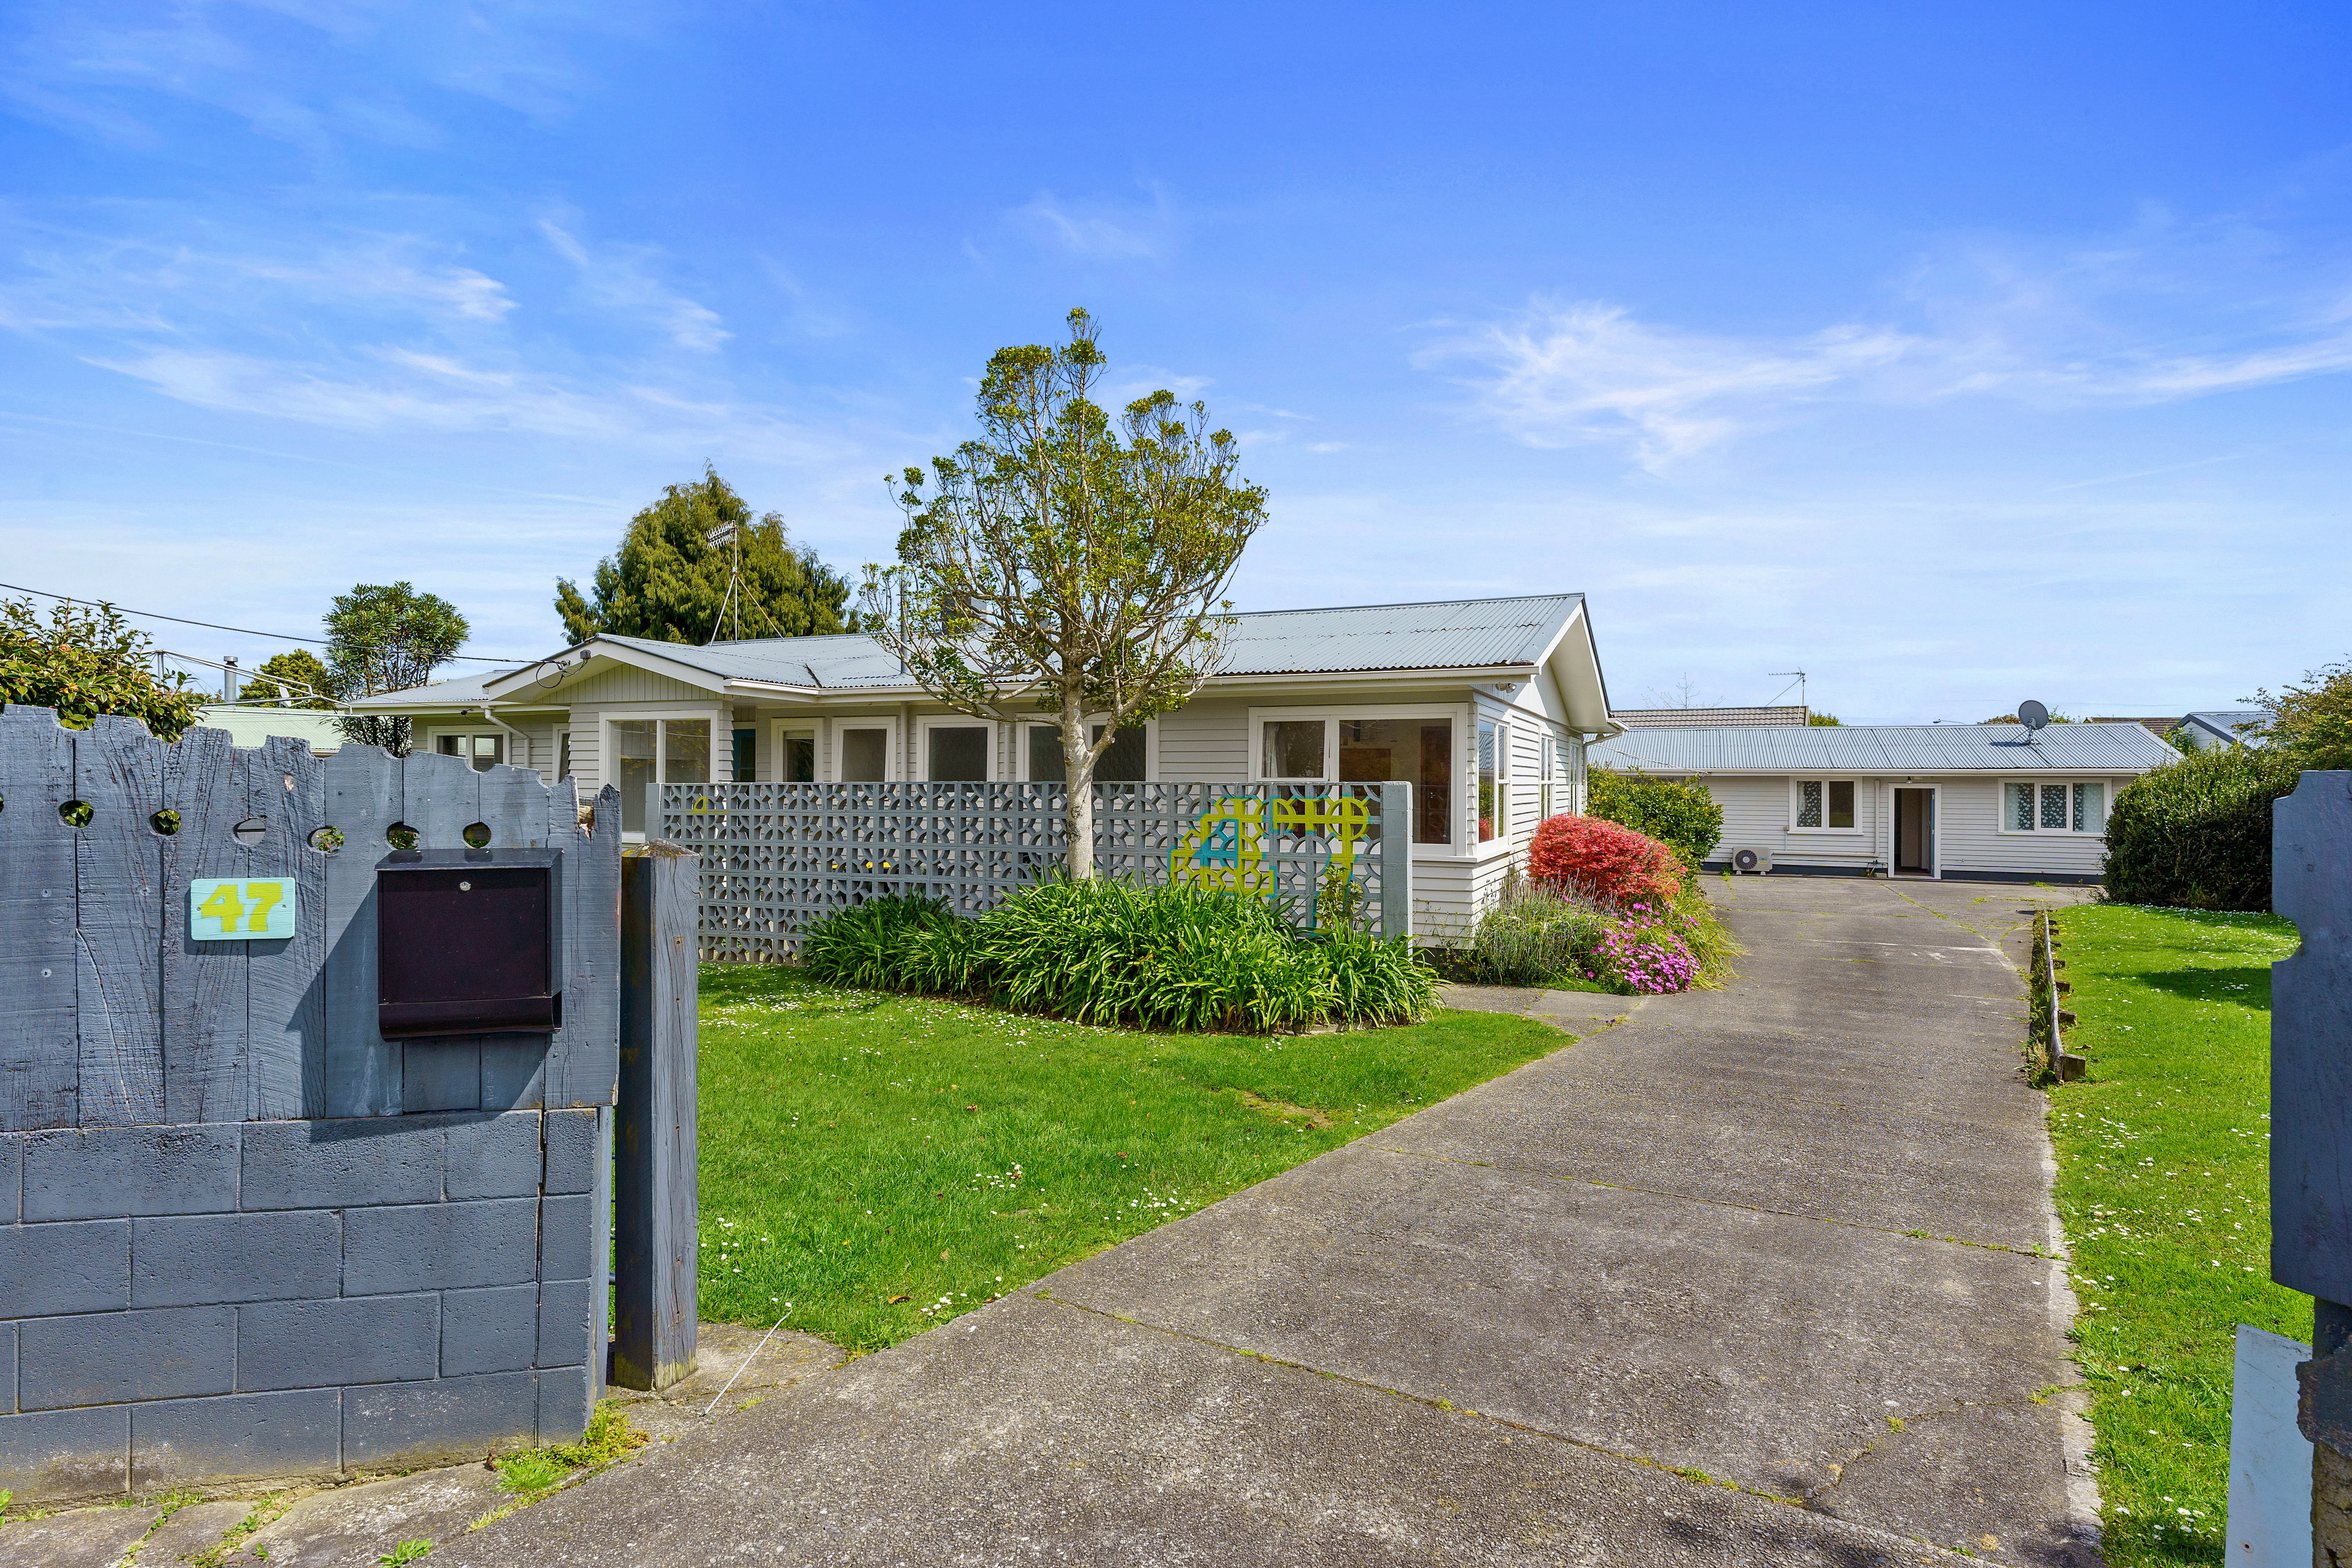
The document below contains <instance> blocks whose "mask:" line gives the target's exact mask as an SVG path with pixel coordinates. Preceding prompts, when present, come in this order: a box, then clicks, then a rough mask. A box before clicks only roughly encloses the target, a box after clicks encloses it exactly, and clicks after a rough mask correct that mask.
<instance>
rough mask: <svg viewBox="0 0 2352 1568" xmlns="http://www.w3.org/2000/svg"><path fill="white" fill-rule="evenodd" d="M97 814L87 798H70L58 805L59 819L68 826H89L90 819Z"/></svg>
mask: <svg viewBox="0 0 2352 1568" xmlns="http://www.w3.org/2000/svg"><path fill="white" fill-rule="evenodd" d="M97 815H98V814H97V813H96V812H94V811H92V810H90V808H89V802H88V801H86V800H69V801H68V802H66V803H65V805H61V806H59V807H58V821H59V822H62V823H64V824H65V825H66V826H68V827H88V826H89V819H90V818H91V817H93V816H97Z"/></svg>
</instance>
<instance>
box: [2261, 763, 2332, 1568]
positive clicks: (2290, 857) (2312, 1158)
mask: <svg viewBox="0 0 2352 1568" xmlns="http://www.w3.org/2000/svg"><path fill="white" fill-rule="evenodd" d="M2271 907H2272V908H2273V910H2276V911H2277V912H2278V913H2280V914H2282V915H2284V916H2285V917H2286V918H2287V919H2289V920H2291V921H2294V923H2295V926H2296V928H2297V930H2298V931H2301V933H2302V938H2303V941H2302V945H2301V946H2300V947H2299V948H2297V950H2296V951H2295V953H2294V956H2293V957H2291V958H2288V959H2285V960H2284V961H2282V962H2281V963H2276V964H2273V965H2272V967H2271V975H2272V979H2271V1278H2272V1279H2275V1280H2276V1281H2277V1282H2278V1283H2280V1284H2282V1285H2284V1286H2285V1287H2287V1288H2288V1289H2291V1290H2301V1291H2303V1292H2305V1294H2307V1295H2309V1296H2311V1297H2312V1298H2313V1301H2312V1309H2313V1310H2312V1319H2313V1322H2312V1344H2311V1351H2312V1359H2311V1360H2310V1361H2307V1362H2305V1363H2302V1365H2300V1366H2298V1367H2297V1368H2296V1369H2295V1373H2296V1377H2297V1378H2298V1380H2299V1381H2300V1384H2301V1391H2300V1398H2299V1401H2298V1405H2297V1410H2296V1424H2297V1425H2298V1426H2300V1427H2301V1428H2302V1430H2303V1435H2304V1436H2306V1437H2308V1438H2310V1439H2311V1442H2312V1489H2311V1525H2312V1531H2311V1533H2312V1562H2313V1563H2314V1564H2315V1568H2345V1565H2347V1564H2352V773H2305V774H2304V775H2303V776H2302V779H2301V780H2300V782H2299V783H2298V784H2296V786H2295V791H2294V794H2293V795H2287V796H2285V797H2284V798H2282V799H2280V800H2278V801H2276V802H2275V803H2273V806H2272V828H2271Z"/></svg>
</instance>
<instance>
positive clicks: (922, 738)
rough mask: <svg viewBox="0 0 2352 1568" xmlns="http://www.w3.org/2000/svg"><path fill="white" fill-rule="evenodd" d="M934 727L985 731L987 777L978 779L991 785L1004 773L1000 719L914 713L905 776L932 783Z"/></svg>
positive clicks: (1002, 736) (967, 715)
mask: <svg viewBox="0 0 2352 1568" xmlns="http://www.w3.org/2000/svg"><path fill="white" fill-rule="evenodd" d="M934 730H985V731H988V777H987V778H986V779H984V780H982V781H981V782H982V783H984V784H994V783H995V782H997V781H998V780H999V779H1002V778H1003V776H1004V725H1003V723H1002V722H1001V721H998V720H994V719H974V718H972V717H971V715H970V714H966V713H919V714H917V715H916V716H915V754H914V755H913V756H912V757H910V758H908V769H909V773H908V777H909V778H910V779H911V780H913V781H914V782H917V783H921V784H929V783H930V782H932V781H931V731H934ZM950 782H956V783H964V782H969V781H963V780H956V781H950Z"/></svg>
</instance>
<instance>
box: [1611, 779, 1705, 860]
mask: <svg viewBox="0 0 2352 1568" xmlns="http://www.w3.org/2000/svg"><path fill="white" fill-rule="evenodd" d="M1584 794H1585V810H1586V812H1587V813H1588V814H1589V815H1591V816H1598V817H1601V818H1602V819H1603V820H1605V821H1609V822H1614V823H1617V824H1619V825H1620V826H1625V827H1630V828H1632V829H1633V831H1635V832H1636V833H1645V834H1647V835H1649V836H1650V837H1653V838H1654V839H1656V840H1657V841H1658V842H1659V843H1661V844H1664V845H1665V846H1666V847H1669V848H1671V849H1672V850H1674V852H1675V854H1677V855H1679V856H1681V857H1682V858H1683V861H1684V863H1685V865H1687V866H1689V867H1690V868H1692V869H1694V870H1696V868H1697V867H1698V863H1699V862H1700V861H1702V860H1704V859H1706V858H1707V857H1708V856H1709V855H1712V854H1714V853H1715V847H1716V845H1717V844H1718V843H1720V842H1721V841H1722V838H1723V807H1722V806H1721V805H1718V804H1717V802H1716V798H1715V795H1714V794H1713V792H1711V791H1710V790H1708V788H1707V787H1706V785H1705V784H1698V783H1695V782H1692V783H1684V782H1678V781H1676V780H1674V779H1660V778H1652V777H1650V776H1649V775H1648V774H1647V773H1619V772H1617V771H1615V770H1614V769H1612V768H1593V769H1591V770H1590V771H1589V772H1588V773H1586V774H1585V775H1584Z"/></svg>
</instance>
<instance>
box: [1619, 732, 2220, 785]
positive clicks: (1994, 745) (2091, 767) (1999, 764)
mask: <svg viewBox="0 0 2352 1568" xmlns="http://www.w3.org/2000/svg"><path fill="white" fill-rule="evenodd" d="M1586 760H1587V761H1588V762H1589V763H1592V764H1594V765H1596V766H1600V767H1609V768H1622V769H1625V770H1628V771H1639V772H1643V773H1823V774H1828V773H1902V774H1906V775H1916V774H1919V773H2145V772H2147V770H2148V769H2150V768H2155V767H2161V766H2163V765H2164V764H2165V763H2176V762H2179V760H2180V753H2179V752H2176V751H2174V750H2173V749H2172V748H2171V747H2170V746H2168V745H2166V744H2165V743H2164V742H2162V741H2160V740H2158V738H2157V737H2155V736H2154V735H2151V734H2149V733H2148V732H2147V731H2146V730H2144V729H2142V728H2141V727H2140V726H2139V725H2137V724H2128V723H2126V724H2052V725H2050V726H2049V727H2047V728H2046V729H2043V730H2042V731H2040V732H2039V733H2034V732H2032V731H2028V730H2027V729H2026V728H2025V726H2024V725H2022V724H1842V725H1835V726H1808V727H1806V728H1804V729H1793V728H1792V729H1764V728H1755V727H1746V726H1740V727H1732V726H1726V727H1723V728H1718V729H1713V730H1632V731H1627V732H1626V733H1624V734H1622V735H1620V736H1618V737H1616V738H1615V739H1614V740H1610V741H1603V742H1600V743H1599V744H1597V745H1595V746H1593V747H1592V748H1591V751H1590V752H1587V753H1586Z"/></svg>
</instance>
